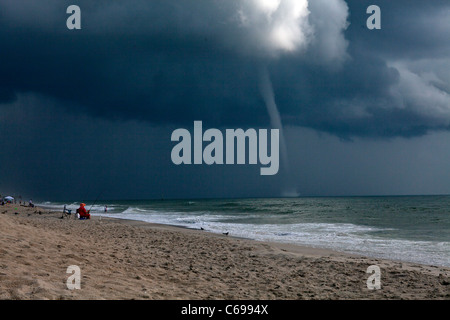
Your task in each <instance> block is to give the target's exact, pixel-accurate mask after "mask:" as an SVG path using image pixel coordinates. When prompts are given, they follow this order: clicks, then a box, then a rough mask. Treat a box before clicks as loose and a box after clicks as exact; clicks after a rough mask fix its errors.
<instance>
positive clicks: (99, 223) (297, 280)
mask: <svg viewBox="0 0 450 320" xmlns="http://www.w3.org/2000/svg"><path fill="white" fill-rule="evenodd" d="M60 217H61V212H48V211H45V210H43V209H40V208H29V207H23V206H19V205H13V204H8V205H5V206H1V207H0V299H20V300H30V299H33V300H34V299H51V300H84V299H108V300H123V299H152V300H155V299H164V300H167V299H174V300H178V299H190V300H204V299H208V300H217V299H220V300H222V299H227V300H232V299H250V300H259V299H277V300H285V299H286V300H287V299H289V300H291V299H302V300H303V299H364V300H366V299H450V268H444V267H436V266H425V265H418V264H412V263H405V262H398V261H389V260H382V259H375V258H366V257H360V256H354V255H349V254H343V253H338V252H332V251H328V250H321V249H314V248H306V247H301V246H296V245H287V244H276V243H266V242H257V241H253V240H248V239H239V238H234V237H232V233H230V235H229V236H226V235H221V234H219V235H218V234H212V233H208V232H206V231H201V230H191V229H184V228H178V227H172V226H166V225H155V224H149V223H144V222H138V221H130V220H119V219H112V218H100V217H95V216H93V218H92V219H91V220H86V221H81V220H76V219H74V217H72V218H64V219H61V218H60ZM71 265H76V266H78V267H79V268H80V271H81V283H80V286H81V289H75V290H69V289H68V287H67V279H68V278H69V277H70V276H71V274H70V273H67V268H68V267H69V266H71ZM370 265H377V266H379V267H380V271H381V276H380V281H381V289H379V290H369V289H368V288H367V279H368V278H369V276H370V274H368V273H366V270H367V268H368V267H369V266H370Z"/></svg>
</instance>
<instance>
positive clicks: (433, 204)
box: [39, 196, 450, 267]
mask: <svg viewBox="0 0 450 320" xmlns="http://www.w3.org/2000/svg"><path fill="white" fill-rule="evenodd" d="M85 202H86V201H85ZM86 203H87V208H88V209H89V208H90V207H91V204H89V202H86ZM91 203H92V202H91ZM64 204H67V205H68V208H69V209H73V210H75V209H76V208H78V203H63V202H44V203H40V204H39V205H40V206H43V207H47V208H50V209H57V210H59V209H61V210H62V208H63V206H64ZM105 205H107V206H108V212H107V213H105V212H104V206H105ZM91 213H92V214H93V215H97V216H108V217H114V218H123V219H134V220H141V221H147V222H153V223H162V224H170V225H177V226H183V227H188V228H194V229H200V228H204V229H205V230H206V231H210V232H215V233H225V232H229V233H230V235H231V236H237V237H244V238H249V239H254V240H261V241H275V242H283V243H294V244H300V245H306V246H310V247H316V248H327V249H333V250H336V251H341V252H348V253H355V254H362V255H365V256H369V257H376V258H388V259H394V260H399V261H408V262H415V263H421V264H428V265H437V266H447V267H450V196H399V197H303V198H273V199H272V198H268V199H261V198H257V199H214V200H213V199H207V200H139V201H98V202H97V203H96V204H95V205H93V206H92V210H91Z"/></svg>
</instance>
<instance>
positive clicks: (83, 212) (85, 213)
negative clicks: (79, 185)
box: [78, 203, 91, 219]
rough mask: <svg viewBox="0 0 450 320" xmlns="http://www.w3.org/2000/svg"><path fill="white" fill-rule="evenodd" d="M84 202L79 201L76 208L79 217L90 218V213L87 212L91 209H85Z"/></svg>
mask: <svg viewBox="0 0 450 320" xmlns="http://www.w3.org/2000/svg"><path fill="white" fill-rule="evenodd" d="M85 206H86V204H84V203H81V204H80V207H79V208H78V213H79V214H80V219H90V218H91V214H90V213H89V212H90V211H91V210H87V211H86V208H85Z"/></svg>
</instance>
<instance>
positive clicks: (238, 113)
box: [0, 0, 450, 137]
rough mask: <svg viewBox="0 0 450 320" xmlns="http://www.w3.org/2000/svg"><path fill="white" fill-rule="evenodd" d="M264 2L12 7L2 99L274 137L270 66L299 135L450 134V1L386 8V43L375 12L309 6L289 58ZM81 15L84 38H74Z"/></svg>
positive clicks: (4, 15) (6, 5) (2, 11)
mask: <svg viewBox="0 0 450 320" xmlns="http://www.w3.org/2000/svg"><path fill="white" fill-rule="evenodd" d="M252 1H253V0H250V1H247V2H240V1H207V0H204V1H180V0H173V1H142V0H134V1H75V2H73V1H71V2H69V1H56V0H54V1H50V0H48V1H39V2H35V3H34V4H30V3H29V1H8V2H1V3H0V41H1V43H2V50H0V61H2V63H1V64H0V101H1V102H3V103H11V102H12V101H13V100H14V98H15V97H17V96H18V95H22V94H24V93H27V92H32V93H38V94H40V95H42V96H48V97H51V98H53V99H56V100H57V101H59V105H60V106H62V107H64V108H66V109H67V110H71V111H73V110H78V111H81V112H86V113H89V114H92V115H96V116H98V117H104V118H113V119H114V118H115V119H141V120H146V121H148V122H152V123H174V124H177V125H188V124H191V123H192V121H193V120H203V121H205V122H206V123H208V125H209V126H231V125H233V126H236V125H240V126H255V125H268V124H269V123H270V122H269V119H268V115H267V112H266V110H265V107H264V102H263V101H262V98H261V96H260V93H259V91H258V81H259V79H258V73H257V71H258V68H259V66H260V64H261V63H262V62H264V63H268V64H269V71H270V74H271V76H272V83H273V85H274V89H275V96H276V100H277V103H278V107H279V109H280V113H281V116H282V119H283V121H284V122H285V123H287V124H290V125H293V126H304V127H309V128H313V129H317V130H320V131H325V132H329V133H332V134H335V135H338V136H342V137H352V136H376V137H380V136H381V137H384V136H415V135H422V134H425V133H427V132H428V131H430V130H448V129H449V125H450V112H449V108H450V105H449V102H450V98H449V83H450V79H449V75H448V72H445V71H444V70H445V68H446V67H447V70H448V67H449V66H450V61H449V58H448V52H449V49H450V44H449V41H448V30H449V21H450V19H449V17H450V11H449V10H450V5H449V4H448V1H432V2H428V1H406V0H405V1H386V0H380V1H376V4H377V5H379V6H380V7H381V9H382V29H381V30H374V31H370V30H368V29H367V28H366V26H365V22H366V19H367V17H368V15H367V14H366V8H367V6H368V5H370V4H374V3H372V2H369V1H359V0H352V1H347V3H345V2H344V1H342V0H333V1H325V0H315V1H309V11H310V14H309V15H308V17H307V20H304V19H302V20H301V21H302V23H303V24H304V25H302V28H301V30H302V31H304V34H297V33H296V34H295V35H297V36H300V35H302V36H304V37H305V39H304V41H301V43H295V44H292V43H290V42H289V41H287V42H282V43H280V44H279V45H280V46H279V47H282V46H283V45H284V47H283V49H279V47H277V46H276V45H274V44H273V43H272V42H270V41H269V40H270V39H271V38H270V30H269V29H267V28H266V24H265V23H264V21H265V20H264V19H261V17H260V15H256V16H255V15H253V13H254V11H253V9H254V7H253V5H254V3H256V2H257V1H256V0H255V1H253V2H252ZM285 2H286V1H285ZM242 3H246V6H244V7H242V6H241V4H242ZM287 3H289V1H288V2H287ZM70 4H77V5H79V6H80V7H81V9H82V30H76V31H69V30H67V28H66V27H65V22H66V18H67V16H68V15H67V14H66V13H65V10H66V8H67V6H68V5H70ZM255 6H256V5H255ZM258 12H259V11H258ZM280 14H282V13H280ZM284 14H286V13H284ZM282 18H284V17H283V16H281V18H280V19H281V20H283V19H282ZM286 19H287V18H286ZM286 19H284V20H286ZM252 23H253V25H252ZM246 24H248V25H246ZM289 27H290V26H289ZM294 31H295V30H294ZM290 45H293V46H295V47H296V49H298V50H293V52H288V51H289V50H287V49H286V48H289V46H290ZM446 53H447V54H446Z"/></svg>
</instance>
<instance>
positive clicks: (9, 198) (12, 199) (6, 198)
mask: <svg viewBox="0 0 450 320" xmlns="http://www.w3.org/2000/svg"><path fill="white" fill-rule="evenodd" d="M3 199H5V201H8V202H10V201H14V198H13V197H11V196H6V197H4V198H3Z"/></svg>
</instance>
